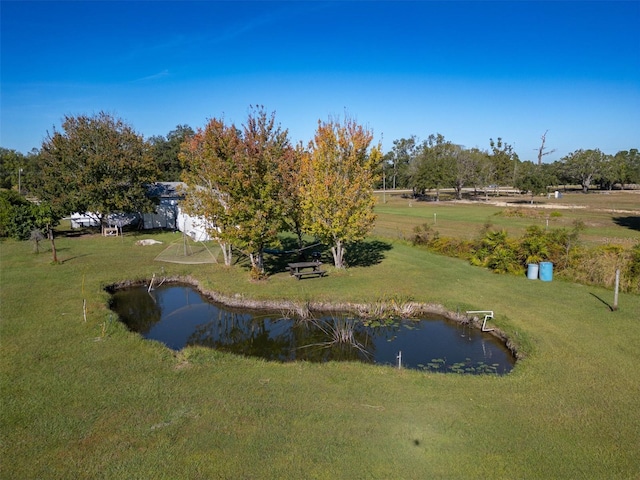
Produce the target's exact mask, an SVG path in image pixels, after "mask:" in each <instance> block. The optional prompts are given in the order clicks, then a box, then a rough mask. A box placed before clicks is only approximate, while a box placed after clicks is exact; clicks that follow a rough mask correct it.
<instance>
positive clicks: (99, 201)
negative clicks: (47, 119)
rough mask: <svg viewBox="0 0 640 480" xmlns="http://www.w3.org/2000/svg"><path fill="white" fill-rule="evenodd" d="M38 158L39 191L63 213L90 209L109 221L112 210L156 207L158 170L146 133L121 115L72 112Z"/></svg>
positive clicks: (99, 217)
mask: <svg viewBox="0 0 640 480" xmlns="http://www.w3.org/2000/svg"><path fill="white" fill-rule="evenodd" d="M38 161H39V165H38V166H39V172H38V178H37V185H36V189H37V190H36V193H37V195H38V196H39V198H40V199H41V200H45V201H47V202H48V203H49V204H50V205H51V207H52V209H53V210H54V211H55V212H57V213H58V214H63V215H66V214H69V213H73V212H87V213H89V214H93V215H95V216H96V217H97V219H98V220H100V222H101V223H102V224H104V223H105V220H106V217H107V215H109V214H110V213H115V212H124V213H131V212H146V211H152V210H153V202H152V201H151V200H150V199H149V198H148V197H147V195H146V193H147V186H148V184H149V183H151V182H153V181H154V180H155V179H156V175H157V171H156V169H155V167H154V165H153V162H152V160H151V158H150V156H149V154H148V149H147V146H146V144H145V142H144V140H143V138H142V136H141V135H138V134H137V133H136V132H135V131H134V130H133V128H132V127H131V126H129V125H128V124H126V123H124V122H123V121H122V120H121V119H118V118H115V117H113V116H111V115H109V114H106V113H104V112H101V113H98V114H97V115H93V116H87V115H79V116H75V117H74V116H66V117H65V118H64V121H63V122H62V131H61V132H59V131H57V130H55V129H54V131H53V134H49V135H48V136H47V138H46V139H45V140H44V142H43V144H42V149H41V153H40V155H39V157H38Z"/></svg>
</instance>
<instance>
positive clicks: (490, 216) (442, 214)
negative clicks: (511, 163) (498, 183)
mask: <svg viewBox="0 0 640 480" xmlns="http://www.w3.org/2000/svg"><path fill="white" fill-rule="evenodd" d="M385 198H386V203H383V202H382V196H381V195H379V194H378V205H377V207H376V213H377V215H378V219H377V222H376V228H375V233H376V234H377V235H381V236H386V237H390V238H405V239H406V238H410V237H411V234H412V232H413V229H414V227H416V226H418V225H422V224H424V223H427V224H428V225H430V226H432V227H433V228H434V230H437V231H438V232H440V234H441V235H442V236H445V237H455V238H463V239H473V238H475V237H476V236H477V235H478V233H479V231H480V229H481V228H482V227H483V225H484V224H485V223H491V224H492V225H493V226H494V227H495V228H501V229H502V228H504V229H505V230H507V232H509V234H510V235H513V236H520V235H522V234H523V233H524V231H525V229H526V228H527V227H528V226H529V225H539V226H541V227H546V226H547V225H548V227H549V228H567V229H571V228H572V227H573V223H574V221H576V220H579V221H581V222H583V223H584V226H585V229H584V231H583V232H582V234H581V238H582V241H583V242H585V243H586V244H590V245H593V244H602V243H618V244H622V245H627V246H630V245H632V244H633V243H635V242H637V241H638V238H639V235H638V229H640V191H624V192H621V191H618V192H611V193H609V192H607V193H589V194H586V195H585V194H582V193H566V194H564V196H563V197H562V198H561V199H555V198H551V199H548V198H547V197H536V198H535V204H534V207H535V208H530V206H529V205H528V201H529V198H530V197H529V196H524V197H513V196H506V197H498V198H496V197H489V203H484V202H477V203H474V204H462V203H456V202H433V201H430V202H424V201H415V200H413V199H411V198H404V197H403V196H401V195H398V194H393V195H392V194H387V195H386V196H385ZM495 202H501V204H500V205H496V204H495ZM505 202H508V203H509V205H510V206H505V205H503V204H504V203H505ZM523 202H524V203H523ZM543 207H549V208H543ZM514 211H517V212H518V213H519V214H520V215H519V216H517V215H514V214H513V212H514ZM434 215H435V216H434ZM547 222H548V223H547ZM626 223H632V224H633V225H635V229H634V228H625V227H624V224H626ZM621 225H622V226H621Z"/></svg>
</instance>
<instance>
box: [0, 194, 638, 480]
mask: <svg viewBox="0 0 640 480" xmlns="http://www.w3.org/2000/svg"><path fill="white" fill-rule="evenodd" d="M634 198H637V197H634ZM404 203H406V199H400V198H394V199H393V201H392V202H389V203H387V204H384V205H380V206H379V214H380V221H379V223H378V231H377V233H378V235H380V236H381V237H379V238H381V239H382V236H383V235H384V236H386V237H387V238H386V239H382V241H383V242H386V243H388V245H387V248H385V249H383V250H381V256H382V257H383V258H382V259H381V261H380V262H379V263H377V264H374V265H373V266H369V267H353V268H350V269H349V270H347V271H346V272H336V271H335V270H333V269H331V268H329V275H328V276H327V277H325V278H322V279H310V280H304V281H296V280H294V279H293V278H291V277H290V276H289V275H288V274H287V273H284V272H282V273H277V274H274V275H272V276H271V277H270V279H269V280H268V281H265V282H259V283H256V282H250V281H248V273H247V272H246V271H245V270H243V269H241V268H238V267H234V268H231V269H225V268H224V267H222V266H218V265H180V264H170V263H160V262H155V261H154V258H155V257H156V256H157V255H158V254H159V253H160V252H161V251H162V250H163V249H164V248H166V246H167V243H170V242H172V241H175V240H176V239H177V238H179V237H176V234H171V233H165V234H155V235H144V236H137V235H134V234H130V235H128V236H125V237H124V239H120V238H102V237H95V236H94V237H88V236H87V237H78V238H71V237H69V238H65V237H60V238H59V239H58V242H57V245H58V247H59V258H60V259H61V260H62V263H61V264H59V265H51V264H50V255H49V254H48V253H44V254H39V255H36V254H33V253H32V247H31V245H30V244H29V243H26V242H25V243H18V242H14V241H4V242H2V243H0V255H1V256H0V262H1V264H0V266H1V277H0V287H1V288H0V308H1V311H0V314H1V320H0V343H1V349H0V387H1V389H2V390H1V398H2V408H1V409H0V432H1V434H2V443H1V447H0V448H1V450H0V452H1V459H0V460H1V461H0V478H20V479H23V478H38V479H47V478H87V479H94V478H113V479H116V478H117V479H122V478H167V479H182V478H202V479H209V478H230V479H231V478H232V479H237V478H260V479H262V478H267V479H268V478H320V479H325V478H326V479H334V478H348V479H354V478H376V479H378V478H380V479H388V478H407V479H412V478H415V479H425V478H443V479H458V478H460V479H468V478H471V479H475V478H508V479H513V478H528V479H529V478H540V479H549V478H566V479H575V478H594V479H602V478H620V479H630V478H639V477H640V461H639V460H638V445H639V444H640V433H638V432H640V409H639V408H638V406H639V405H640V403H639V397H638V385H639V384H640V373H639V372H638V365H639V364H640V349H639V348H638V345H639V344H640V328H639V327H640V313H639V312H640V296H638V295H621V296H620V300H619V305H620V309H619V311H617V312H611V311H610V309H609V307H608V305H607V304H611V303H612V301H613V292H611V291H608V290H604V289H600V288H595V287H585V286H581V285H577V284H573V283H569V282H564V281H557V280H556V279H554V281H552V282H540V281H531V280H527V279H526V278H524V277H522V278H520V277H514V276H500V275H495V274H492V273H490V272H488V271H485V270H483V269H481V268H477V267H472V266H470V265H468V264H467V263H466V262H464V261H459V260H455V259H450V258H446V257H442V256H438V255H433V254H431V253H429V252H426V251H424V250H420V249H417V248H413V247H411V246H409V245H407V244H406V243H405V242H403V241H400V240H395V239H396V238H397V237H399V236H400V235H398V234H397V232H399V231H404V230H405V229H408V230H407V231H408V232H410V231H411V228H410V225H412V224H413V222H416V224H418V223H423V222H424V221H433V213H437V227H438V229H439V230H440V231H441V233H442V234H443V235H447V233H446V228H450V229H451V231H452V232H453V231H458V232H471V233H470V234H475V232H477V229H479V228H480V227H481V226H482V224H483V223H484V222H485V221H486V219H487V217H488V216H491V218H492V219H494V220H493V223H494V224H496V225H498V224H499V222H504V225H505V228H510V229H511V228H513V229H514V231H515V230H517V229H524V228H525V227H526V225H528V224H530V222H528V220H529V219H527V218H524V219H523V218H514V217H505V216H501V215H493V214H494V213H496V212H498V211H499V210H502V209H503V208H500V207H494V206H479V207H475V206H468V205H467V206H445V205H439V206H434V205H433V204H430V203H425V204H424V205H422V204H420V205H416V204H414V205H412V206H408V205H404ZM577 210H578V209H576V211H577ZM416 212H418V213H416ZM592 213H596V212H595V211H592ZM567 215H569V214H567ZM585 215H586V213H585ZM611 215H615V214H611ZM394 218H395V221H394ZM558 218H559V219H565V214H564V211H563V216H562V217H558ZM607 218H614V217H605V220H606V219H607ZM608 222H609V220H606V221H605V223H606V225H604V226H603V227H602V228H603V229H604V230H603V232H606V235H604V236H609V237H611V238H623V239H624V238H629V239H633V238H637V237H638V231H637V230H634V229H632V228H627V227H624V226H621V225H619V224H616V223H615V221H613V220H611V223H608ZM448 225H450V226H448ZM476 227H477V228H476ZM588 228H589V227H588ZM598 235H600V234H594V238H595V237H596V236H598ZM140 238H155V239H157V240H161V241H163V242H165V243H164V244H163V245H154V246H147V247H140V246H137V245H135V241H136V240H138V239H140ZM389 238H390V239H389ZM154 273H155V274H156V276H159V277H161V276H163V275H167V276H169V275H191V276H192V277H194V278H197V279H198V280H199V282H200V284H201V285H202V287H203V288H206V289H211V290H215V291H217V292H220V293H222V294H224V295H227V296H232V297H234V298H257V299H267V300H279V299H293V300H295V301H298V302H300V303H304V302H307V301H327V302H375V301H379V300H382V299H385V298H390V297H392V296H395V297H397V298H404V299H412V300H415V301H421V302H434V303H439V304H442V305H444V306H446V307H447V308H448V309H450V310H452V311H456V310H460V311H462V310H467V309H474V310H475V309H492V310H495V311H496V320H495V322H494V323H495V324H496V325H497V326H499V327H500V328H501V329H502V330H504V331H505V332H508V333H509V335H510V336H511V338H512V339H513V340H514V341H515V343H516V344H517V345H518V346H519V348H520V349H521V351H522V352H523V353H525V354H526V358H524V359H523V360H521V361H519V362H518V364H517V366H516V368H515V369H514V371H513V372H512V373H511V374H509V375H507V376H503V377H494V376H461V375H455V374H437V373H423V372H417V371H409V370H398V369H393V368H390V367H376V366H369V365H363V364H358V363H328V364H308V363H294V364H277V363H270V362H266V361H261V360H259V359H249V358H240V357H236V356H233V355H228V354H222V353H218V352H216V351H211V350H207V349H204V348H187V349H185V350H184V351H182V352H179V353H174V352H171V351H170V350H168V349H167V348H165V347H164V346H162V345H161V344H158V343H154V342H149V341H144V340H142V339H141V337H139V336H137V335H135V334H132V333H129V332H128V331H127V330H126V329H125V328H124V327H123V326H122V325H121V324H120V323H119V322H117V320H116V319H115V318H114V316H113V314H112V313H111V312H110V311H109V310H108V308H107V306H106V303H107V301H108V295H107V293H106V292H105V291H104V287H105V286H106V285H108V284H111V283H114V282H118V281H122V280H127V279H149V278H151V276H152V275H153V274H154ZM83 299H84V300H86V302H87V310H86V312H87V319H86V321H85V320H84V317H83Z"/></svg>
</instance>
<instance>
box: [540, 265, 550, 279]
mask: <svg viewBox="0 0 640 480" xmlns="http://www.w3.org/2000/svg"><path fill="white" fill-rule="evenodd" d="M552 279H553V263H551V262H540V280H542V281H543V282H550V281H551V280H552Z"/></svg>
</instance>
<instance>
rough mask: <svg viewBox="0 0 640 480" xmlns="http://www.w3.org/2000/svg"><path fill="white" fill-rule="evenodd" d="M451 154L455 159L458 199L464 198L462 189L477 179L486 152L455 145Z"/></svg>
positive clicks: (454, 175) (454, 184)
mask: <svg viewBox="0 0 640 480" xmlns="http://www.w3.org/2000/svg"><path fill="white" fill-rule="evenodd" d="M450 155H451V159H452V160H453V188H454V189H455V191H456V199H457V200H462V189H463V188H464V187H465V186H466V185H469V184H470V183H473V182H474V181H475V180H476V175H477V172H478V168H479V167H480V164H481V163H482V161H483V159H484V158H485V154H484V152H481V151H480V150H478V149H477V148H472V149H465V148H463V147H461V146H459V145H453V146H452V148H451V152H450Z"/></svg>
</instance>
